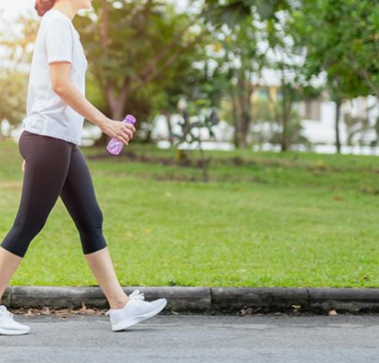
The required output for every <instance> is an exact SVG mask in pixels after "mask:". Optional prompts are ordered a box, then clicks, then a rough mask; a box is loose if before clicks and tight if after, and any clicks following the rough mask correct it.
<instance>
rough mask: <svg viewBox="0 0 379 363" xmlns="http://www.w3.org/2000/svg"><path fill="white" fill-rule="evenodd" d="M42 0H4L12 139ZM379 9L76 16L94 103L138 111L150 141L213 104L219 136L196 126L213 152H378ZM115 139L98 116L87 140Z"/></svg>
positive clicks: (255, 3) (199, 8)
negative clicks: (99, 123) (37, 4)
mask: <svg viewBox="0 0 379 363" xmlns="http://www.w3.org/2000/svg"><path fill="white" fill-rule="evenodd" d="M34 3H35V2H34V1H33V0H14V1H12V2H11V3H10V2H8V1H6V0H0V9H1V13H0V14H1V15H0V26H1V27H0V45H1V47H0V61H1V66H0V72H1V73H0V84H1V89H2V90H3V97H2V100H7V101H6V102H3V103H1V104H0V105H1V106H0V122H1V127H0V132H1V137H13V138H17V137H18V136H19V134H20V122H21V120H22V118H23V117H24V115H25V112H26V92H27V83H28V75H29V73H28V72H29V64H30V61H31V56H32V52H33V42H34V39H35V36H36V31H37V29H38V24H39V20H40V19H39V17H38V16H37V14H36V11H35V10H34ZM377 12H378V9H377V7H376V6H372V2H370V1H367V2H365V1H363V2H362V1H352V0H350V1H348V2H346V1H340V2H339V1H337V2H336V1H327V0H323V1H316V0H302V1H301V0H282V1H280V0H267V1H262V0H240V1H236V0H224V1H221V0H220V1H213V0H208V1H205V0H200V1H191V0H179V1H168V0H167V1H163V0H161V1H105V0H104V1H100V0H97V1H94V2H93V9H92V10H90V11H81V12H79V14H78V15H77V16H76V17H75V18H74V20H73V23H74V26H75V27H76V28H77V29H78V31H79V33H80V35H81V41H82V43H83V45H84V48H85V51H86V55H87V58H88V60H89V70H88V76H87V90H88V91H87V97H88V99H89V100H90V101H91V102H93V103H94V104H95V105H96V106H97V107H98V108H100V109H101V110H102V111H103V112H104V113H107V115H109V116H110V117H113V118H114V119H119V120H121V119H122V118H123V116H124V115H125V114H126V113H134V114H136V115H137V116H138V130H139V131H138V135H136V136H138V137H137V138H138V142H144V143H154V144H156V145H158V147H160V148H168V147H170V146H172V144H173V143H174V141H175V140H174V136H175V135H176V136H178V135H177V134H181V132H182V131H183V130H182V128H181V127H180V125H179V124H178V123H180V121H181V120H182V121H183V119H185V116H186V114H187V117H188V119H189V122H192V121H196V120H199V119H200V118H201V117H199V113H203V114H207V113H208V114H210V113H211V112H212V111H213V112H214V114H215V115H214V116H217V121H216V119H215V121H214V122H213V127H212V132H210V130H209V129H208V128H206V127H204V126H203V127H200V126H201V125H197V127H195V126H194V127H193V133H194V134H195V135H196V136H199V137H201V139H202V141H203V148H209V149H222V150H231V149H235V148H245V149H250V150H253V151H254V150H274V151H285V150H290V149H292V150H298V151H307V150H308V151H316V152H320V153H334V152H344V153H360V154H368V153H369V154H377V152H378V148H377V144H378V133H379V126H378V117H379V108H378V97H377V96H378V95H379V88H378V85H377V80H376V77H377V73H378V72H377V68H378V67H377V65H376V64H377V59H376V56H377V52H378V42H377V40H378V39H377V33H378V24H377V20H376V19H377V15H378V13H377ZM203 117H205V116H203ZM173 134H175V135H174V136H173ZM137 138H135V139H134V140H133V142H137ZM105 139H106V135H101V130H99V129H98V128H97V127H96V126H94V125H92V124H91V123H89V122H86V125H85V129H84V132H83V143H84V145H88V146H90V145H93V144H94V143H95V142H98V143H104V142H105ZM185 141H186V140H182V143H181V147H182V148H193V147H195V144H193V143H192V145H190V144H188V143H186V142H185Z"/></svg>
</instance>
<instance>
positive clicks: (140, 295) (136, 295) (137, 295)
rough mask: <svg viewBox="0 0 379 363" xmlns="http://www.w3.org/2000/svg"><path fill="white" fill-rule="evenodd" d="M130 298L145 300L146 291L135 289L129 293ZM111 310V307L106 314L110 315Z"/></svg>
mask: <svg viewBox="0 0 379 363" xmlns="http://www.w3.org/2000/svg"><path fill="white" fill-rule="evenodd" d="M129 299H131V300H145V296H144V293H143V292H141V293H140V291H139V290H134V291H133V292H132V293H131V294H130V295H129ZM110 311H111V309H109V310H108V311H107V312H106V313H105V315H107V316H108V315H109V312H110Z"/></svg>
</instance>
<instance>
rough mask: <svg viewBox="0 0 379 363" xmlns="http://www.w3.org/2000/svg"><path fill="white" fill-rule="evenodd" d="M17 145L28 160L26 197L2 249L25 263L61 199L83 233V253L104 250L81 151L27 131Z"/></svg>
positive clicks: (100, 216) (99, 215) (98, 212)
mask: <svg viewBox="0 0 379 363" xmlns="http://www.w3.org/2000/svg"><path fill="white" fill-rule="evenodd" d="M18 145H19V151H20V154H21V156H22V157H23V158H24V159H25V160H26V165H25V172H24V180H23V186H22V194H21V200H20V205H19V209H18V212H17V215H16V217H15V220H14V223H13V226H12V228H11V229H10V231H9V232H8V234H7V235H6V236H5V239H4V240H3V242H2V243H1V247H3V248H4V249H6V250H8V251H9V252H12V253H14V254H15V255H17V256H19V257H24V255H25V253H26V251H27V249H28V247H29V244H30V242H31V241H32V240H33V238H34V237H35V236H36V235H37V234H38V233H39V232H40V231H41V230H42V228H43V227H44V225H45V223H46V220H47V217H48V215H49V213H50V211H51V210H52V208H53V207H54V205H55V203H56V201H57V199H58V197H59V196H60V197H61V198H62V201H63V203H64V205H65V206H66V208H67V210H68V212H69V214H70V215H71V218H72V219H73V221H74V223H75V225H76V228H77V230H78V232H79V235H80V240H81V244H82V250H83V253H84V254H89V253H93V252H96V251H98V250H100V249H103V248H105V247H106V246H107V243H106V241H105V239H104V236H103V232H102V225H103V214H102V211H101V210H100V207H99V205H98V203H97V200H96V195H95V191H94V187H93V183H92V179H91V175H90V172H89V169H88V166H87V164H86V161H85V158H84V155H83V154H82V151H81V149H80V148H79V146H78V145H76V144H74V143H71V142H68V141H65V140H61V139H58V138H54V137H50V136H45V135H39V134H34V133H31V132H29V131H26V130H24V131H23V132H22V134H21V136H20V139H19V143H18Z"/></svg>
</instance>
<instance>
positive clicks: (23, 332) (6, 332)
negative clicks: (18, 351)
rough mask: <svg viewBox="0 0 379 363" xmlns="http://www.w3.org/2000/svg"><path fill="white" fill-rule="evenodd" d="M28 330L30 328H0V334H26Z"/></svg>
mask: <svg viewBox="0 0 379 363" xmlns="http://www.w3.org/2000/svg"><path fill="white" fill-rule="evenodd" d="M29 332H30V328H29V329H28V330H7V329H2V328H0V335H23V334H28V333H29Z"/></svg>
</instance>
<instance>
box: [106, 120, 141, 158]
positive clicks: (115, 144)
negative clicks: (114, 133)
mask: <svg viewBox="0 0 379 363" xmlns="http://www.w3.org/2000/svg"><path fill="white" fill-rule="evenodd" d="M122 122H126V123H130V124H133V125H134V124H135V122H136V118H135V117H134V116H133V115H126V116H125V118H124V119H123V120H122ZM123 147H124V143H123V142H122V141H120V140H119V139H117V138H116V137H113V138H112V140H111V141H109V143H108V145H107V150H108V151H109V152H110V153H111V154H113V155H118V154H120V152H121V150H122V148H123Z"/></svg>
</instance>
